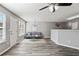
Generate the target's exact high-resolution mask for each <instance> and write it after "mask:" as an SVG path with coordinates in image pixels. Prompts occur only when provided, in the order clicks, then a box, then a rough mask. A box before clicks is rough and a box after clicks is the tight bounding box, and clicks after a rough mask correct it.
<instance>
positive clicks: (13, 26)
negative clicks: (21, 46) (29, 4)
mask: <svg viewBox="0 0 79 59" xmlns="http://www.w3.org/2000/svg"><path fill="white" fill-rule="evenodd" d="M16 41H17V19H15V18H14V17H10V45H11V46H13V45H14V44H15V43H16Z"/></svg>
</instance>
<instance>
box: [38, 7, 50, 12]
mask: <svg viewBox="0 0 79 59" xmlns="http://www.w3.org/2000/svg"><path fill="white" fill-rule="evenodd" d="M48 7H49V6H45V7H43V8H41V9H39V11H41V10H43V9H46V8H48Z"/></svg>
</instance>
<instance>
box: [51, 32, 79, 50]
mask: <svg viewBox="0 0 79 59" xmlns="http://www.w3.org/2000/svg"><path fill="white" fill-rule="evenodd" d="M51 40H52V41H53V42H55V43H56V44H58V45H62V46H67V47H71V48H76V49H79V30H52V31H51Z"/></svg>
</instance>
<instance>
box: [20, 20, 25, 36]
mask: <svg viewBox="0 0 79 59" xmlns="http://www.w3.org/2000/svg"><path fill="white" fill-rule="evenodd" d="M24 34H25V21H23V20H19V36H21V35H24Z"/></svg>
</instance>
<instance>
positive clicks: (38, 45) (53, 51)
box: [2, 39, 79, 56]
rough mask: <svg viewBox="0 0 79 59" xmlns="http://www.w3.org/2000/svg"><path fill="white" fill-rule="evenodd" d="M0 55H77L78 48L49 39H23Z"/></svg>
mask: <svg viewBox="0 0 79 59" xmlns="http://www.w3.org/2000/svg"><path fill="white" fill-rule="evenodd" d="M2 56H79V50H76V49H72V48H68V47H64V46H59V45H56V44H55V43H54V42H52V41H51V40H50V39H49V40H48V39H46V40H45V39H38V40H32V39H31V40H30V39H24V40H23V41H22V42H21V43H19V44H17V45H15V46H14V47H13V48H11V49H10V50H9V51H7V52H6V53H4V54H3V55H2Z"/></svg>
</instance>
